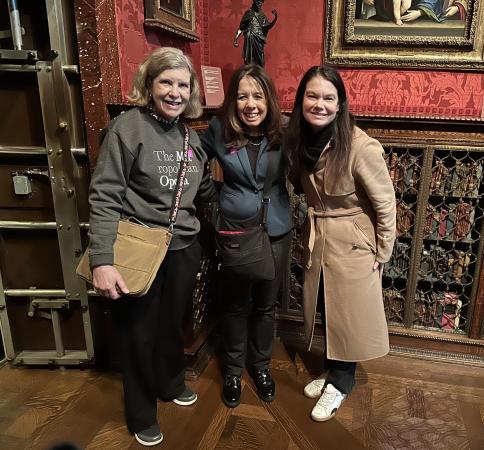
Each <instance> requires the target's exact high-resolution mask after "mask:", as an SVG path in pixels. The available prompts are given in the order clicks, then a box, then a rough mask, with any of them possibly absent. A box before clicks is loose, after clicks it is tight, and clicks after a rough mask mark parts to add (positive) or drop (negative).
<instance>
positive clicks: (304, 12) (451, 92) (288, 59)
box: [95, 0, 484, 120]
mask: <svg viewBox="0 0 484 450" xmlns="http://www.w3.org/2000/svg"><path fill="white" fill-rule="evenodd" d="M110 2H112V3H114V4H115V20H116V31H117V43H118V49H119V80H120V84H121V89H120V91H121V97H122V98H123V99H124V100H126V95H127V94H128V92H129V90H130V85H131V79H132V76H133V73H134V71H135V70H136V67H137V65H138V63H139V61H140V60H141V59H142V58H143V57H144V56H145V55H146V54H147V53H149V52H150V51H151V50H153V49H154V48H156V47H158V46H160V45H172V46H175V47H179V48H181V49H183V50H184V51H185V52H187V53H188V54H190V55H191V56H192V59H193V61H194V63H195V65H196V67H197V69H198V68H199V66H200V64H208V65H213V66H219V67H221V68H222V74H223V78H224V82H225V84H227V82H228V80H229V78H230V75H231V74H232V72H233V71H234V69H235V68H236V67H238V65H240V64H241V63H242V57H241V51H242V45H243V38H242V37H241V38H240V40H239V42H240V45H239V47H238V48H234V47H233V46H232V41H233V37H234V34H235V32H236V30H237V28H238V25H239V22H240V19H241V17H242V14H243V12H244V11H245V10H246V9H247V8H249V7H250V5H251V4H252V0H196V8H197V12H196V14H197V31H198V34H199V36H200V42H198V43H192V42H189V41H187V40H185V39H184V38H181V37H177V36H176V35H173V34H170V33H168V32H165V31H162V30H157V29H153V28H144V26H143V10H144V6H143V3H144V2H143V0H110ZM95 3H97V2H95ZM101 3H104V2H101ZM323 5H324V0H306V1H305V2H286V1H282V0H266V1H265V3H264V11H265V13H266V15H267V16H268V17H269V18H271V17H272V14H271V12H270V11H271V10H272V9H273V8H276V9H277V11H278V13H279V21H278V23H277V24H276V26H275V27H274V28H273V29H272V30H271V31H270V33H269V36H268V42H267V45H266V48H265V51H266V62H267V63H266V69H267V71H268V72H269V73H270V74H271V76H272V77H273V79H274V81H275V83H276V86H277V88H278V94H279V99H280V101H281V103H282V107H283V108H284V109H290V108H291V107H292V102H293V100H294V95H295V91H296V87H297V84H298V81H299V80H300V79H301V77H302V74H303V73H304V71H305V70H306V69H307V68H309V67H310V66H312V65H314V64H319V62H320V61H321V53H322V49H323V45H322V42H323V34H324V30H323V26H324V24H323V17H324V13H323V10H324V8H323ZM101 56H102V55H101ZM341 72H342V75H343V78H344V79H345V82H346V85H347V88H348V92H349V97H350V103H351V107H352V110H353V112H354V113H356V114H362V115H371V116H373V115H376V116H382V115H384V116H418V117H440V118H464V119H469V120H483V119H484V74H483V73H475V72H474V73H471V72H460V73H459V72H445V71H419V70H406V71H405V70H404V71H402V70H392V69H386V70H382V69H378V70H369V69H361V70H360V69H352V68H341ZM106 75H111V77H110V78H111V79H116V77H115V76H113V75H112V74H109V73H106ZM103 84H104V83H103ZM112 89H114V90H116V87H115V86H113V87H112Z"/></svg>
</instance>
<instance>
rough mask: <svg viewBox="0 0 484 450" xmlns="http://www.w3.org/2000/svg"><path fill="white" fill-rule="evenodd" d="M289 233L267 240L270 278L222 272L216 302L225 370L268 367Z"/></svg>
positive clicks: (285, 270)
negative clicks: (246, 277) (272, 263)
mask: <svg viewBox="0 0 484 450" xmlns="http://www.w3.org/2000/svg"><path fill="white" fill-rule="evenodd" d="M291 235H292V233H288V234H286V235H284V236H282V237H280V238H276V239H271V244H272V251H273V254H274V259H275V263H276V278H275V279H274V280H272V281H260V282H249V281H247V280H243V279H238V278H233V277H231V276H230V275H229V274H228V273H227V272H225V271H222V272H221V274H220V280H219V289H220V291H219V301H220V302H221V304H222V308H223V317H222V334H223V355H224V363H225V372H226V373H229V374H232V375H239V376H240V375H242V372H243V370H244V367H245V365H246V363H247V365H248V366H249V367H250V369H251V370H255V371H257V370H263V369H267V368H268V367H269V364H270V361H271V357H272V342H273V338H274V308H275V302H276V299H277V296H278V293H279V289H280V285H281V281H282V275H283V273H285V272H287V265H288V258H289V248H290V244H291Z"/></svg>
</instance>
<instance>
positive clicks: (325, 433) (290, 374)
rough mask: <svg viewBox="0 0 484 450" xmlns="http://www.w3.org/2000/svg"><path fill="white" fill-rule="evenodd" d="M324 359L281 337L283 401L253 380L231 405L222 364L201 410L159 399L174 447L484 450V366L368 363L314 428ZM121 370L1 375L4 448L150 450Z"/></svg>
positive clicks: (167, 444) (277, 362) (213, 367)
mask: <svg viewBox="0 0 484 450" xmlns="http://www.w3.org/2000/svg"><path fill="white" fill-rule="evenodd" d="M319 361H320V358H319V356H318V355H317V353H306V352H303V351H301V350H300V349H297V348H295V347H291V346H289V345H284V344H283V343H281V342H279V341H277V340H276V344H275V351H274V358H273V363H272V372H273V375H274V377H275V379H276V381H277V395H276V400H275V401H274V402H272V403H265V402H263V401H261V400H260V399H259V398H258V396H257V393H256V391H255V388H254V385H253V382H252V380H251V379H250V378H249V377H247V376H246V375H244V379H243V391H242V403H241V405H240V406H239V407H238V408H235V409H229V408H226V407H225V406H224V405H223V403H222V402H221V400H220V389H221V382H222V377H221V374H220V367H219V364H218V361H217V359H216V358H213V359H212V360H211V362H210V363H209V365H208V367H207V369H206V370H205V371H204V373H203V375H202V376H201V377H200V379H199V380H198V381H196V382H189V383H187V384H188V385H189V386H190V387H191V388H192V389H194V390H195V391H196V392H197V393H198V396H199V400H198V402H197V403H196V404H194V405H193V406H189V407H181V406H177V405H175V404H174V403H172V402H167V403H162V402H160V403H159V405H158V406H159V407H158V419H159V422H160V424H161V428H162V431H163V433H164V440H163V442H162V443H161V444H160V445H159V446H157V447H155V448H164V449H170V450H171V449H173V450H175V449H176V450H185V449H186V450H192V449H198V450H209V449H217V450H235V449H244V450H265V449H270V450H279V449H287V450H296V449H303V450H306V449H308V450H316V449H329V450H332V449H335V450H347V449H350V450H352V449H361V448H369V449H382V450H393V449H422V450H424V449H425V450H427V449H442V450H448V449H452V450H454V449H458V450H459V449H472V450H474V449H475V450H478V449H479V450H482V449H484V425H483V422H484V369H482V368H477V367H469V366H466V367H464V366H460V365H456V364H446V363H440V362H427V361H422V360H417V359H410V358H404V357H398V356H387V357H385V358H382V359H379V360H375V361H370V362H365V363H363V364H361V365H358V371H357V387H356V389H355V391H354V392H353V393H352V395H351V396H349V397H348V399H347V401H346V402H345V403H344V404H343V406H342V408H341V409H340V411H339V412H338V414H337V416H336V418H335V419H333V420H330V421H328V422H325V423H316V422H313V421H312V420H311V419H310V417H309V414H310V411H311V408H312V407H313V404H314V403H315V400H311V399H307V398H305V397H304V396H303V394H302V388H303V387H304V385H305V383H306V382H307V381H309V380H310V379H311V377H312V376H315V375H318V374H317V373H316V372H317V371H318V366H319ZM122 400H123V392H122V382H121V377H120V375H119V374H118V373H110V372H98V371H96V370H90V369H85V370H77V369H72V368H69V369H47V368H46V369H32V368H14V367H10V366H4V367H2V368H1V369H0V449H2V450H20V449H34V450H37V449H39V450H45V449H48V448H50V447H51V446H52V445H54V444H56V443H60V442H71V443H74V444H75V445H76V446H77V447H78V448H79V449H86V450H87V449H89V450H97V449H99V450H106V449H108V450H124V449H140V448H143V447H142V446H140V445H139V444H137V443H136V441H135V440H134V439H133V437H132V436H131V435H130V434H129V433H128V432H127V430H126V428H125V425H124V418H123V401H122Z"/></svg>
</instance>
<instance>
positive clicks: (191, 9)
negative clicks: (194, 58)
mask: <svg viewBox="0 0 484 450" xmlns="http://www.w3.org/2000/svg"><path fill="white" fill-rule="evenodd" d="M144 2H145V21H144V24H145V25H146V26H148V27H156V28H161V29H163V30H166V31H169V32H171V33H174V34H177V35H179V36H183V37H185V38H187V39H190V40H192V41H198V40H199V37H198V34H197V33H196V25H195V0H179V1H178V2H176V1H175V2H174V3H175V6H174V7H173V8H169V7H168V6H167V5H164V3H167V2H164V1H162V0H144ZM168 3H169V2H168ZM177 4H179V6H180V11H177V10H176V5H177Z"/></svg>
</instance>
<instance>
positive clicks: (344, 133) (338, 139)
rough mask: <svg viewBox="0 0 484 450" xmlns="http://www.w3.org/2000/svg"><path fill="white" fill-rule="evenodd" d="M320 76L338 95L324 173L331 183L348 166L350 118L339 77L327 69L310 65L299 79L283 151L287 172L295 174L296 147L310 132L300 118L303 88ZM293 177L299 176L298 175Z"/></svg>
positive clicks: (341, 81) (298, 146) (326, 67)
mask: <svg viewBox="0 0 484 450" xmlns="http://www.w3.org/2000/svg"><path fill="white" fill-rule="evenodd" d="M317 76H320V77H322V78H324V79H325V80H328V81H329V82H330V83H332V84H333V85H334V87H335V88H336V90H337V92H338V106H339V111H338V112H337V114H336V117H335V119H334V120H333V121H332V122H331V124H330V125H329V126H330V127H331V134H332V139H333V150H332V151H331V152H330V153H329V154H328V170H327V171H326V173H328V175H329V176H330V177H331V181H332V182H333V184H334V183H335V182H336V181H337V180H338V178H339V177H340V176H341V175H342V173H343V172H344V170H345V169H346V168H347V167H348V158H349V153H350V149H351V140H352V137H353V128H354V118H353V116H352V115H351V113H350V111H349V107H348V99H347V97H346V89H345V86H344V83H343V80H342V79H341V76H340V74H339V73H338V72H337V71H336V70H335V69H333V68H332V67H329V66H313V67H311V68H310V69H309V70H308V71H307V72H306V73H305V74H304V76H303V78H302V80H301V82H300V83H299V86H298V88H297V92H296V100H295V101H294V107H293V110H292V115H291V119H290V121H289V125H288V126H287V129H286V132H285V137H284V150H285V152H286V155H287V158H288V159H289V164H290V166H291V170H292V171H293V172H294V171H295V172H298V171H299V168H300V166H301V161H300V147H301V142H302V137H303V136H305V135H307V133H312V131H311V128H310V126H309V124H308V123H307V121H306V119H305V118H304V116H303V112H302V105H303V100H304V93H305V91H306V86H307V84H308V83H309V81H310V80H312V79H313V78H314V77H317ZM294 175H296V176H299V174H298V173H295V174H294Z"/></svg>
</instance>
